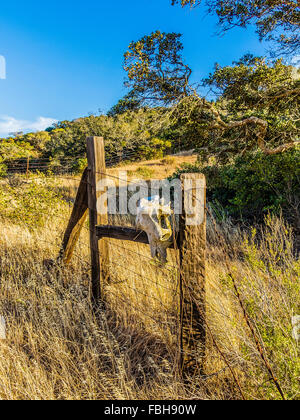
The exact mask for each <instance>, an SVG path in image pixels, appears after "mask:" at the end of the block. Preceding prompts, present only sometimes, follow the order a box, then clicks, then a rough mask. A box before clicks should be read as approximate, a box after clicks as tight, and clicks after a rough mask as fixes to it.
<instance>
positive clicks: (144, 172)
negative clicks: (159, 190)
mask: <svg viewBox="0 0 300 420" xmlns="http://www.w3.org/2000/svg"><path fill="white" fill-rule="evenodd" d="M135 174H136V175H138V176H141V177H142V178H147V179H150V178H152V177H153V175H154V170H153V169H150V168H146V167H145V166H140V167H139V168H137V170H136V171H135Z"/></svg>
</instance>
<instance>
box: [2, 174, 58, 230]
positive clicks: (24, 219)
mask: <svg viewBox="0 0 300 420" xmlns="http://www.w3.org/2000/svg"><path fill="white" fill-rule="evenodd" d="M62 204H63V202H62V198H61V196H60V195H59V194H58V193H57V192H56V190H55V185H54V181H52V180H51V178H47V177H46V176H45V175H43V174H38V177H31V178H30V179H25V178H24V177H22V176H14V177H11V178H8V180H7V183H6V184H2V185H1V188H0V214H1V219H4V220H9V221H10V222H11V223H13V224H20V225H24V224H25V225H26V226H27V227H29V228H32V229H34V228H36V227H42V226H44V225H45V223H47V222H48V221H49V220H50V219H51V217H52V216H54V215H57V214H59V213H60V211H61V205H62ZM45 215H47V218H46V217H45Z"/></svg>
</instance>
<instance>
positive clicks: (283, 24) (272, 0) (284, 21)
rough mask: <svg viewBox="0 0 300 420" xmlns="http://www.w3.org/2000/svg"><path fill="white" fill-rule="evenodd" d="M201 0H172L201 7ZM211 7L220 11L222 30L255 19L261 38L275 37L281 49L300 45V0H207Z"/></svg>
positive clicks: (173, 2) (274, 39)
mask: <svg viewBox="0 0 300 420" xmlns="http://www.w3.org/2000/svg"><path fill="white" fill-rule="evenodd" d="M201 3H203V2H202V1H201V0H172V5H174V4H181V6H182V7H185V6H190V7H193V8H194V7H198V6H200V4H201ZM206 4H207V6H208V11H209V12H210V13H217V15H218V18H219V25H220V26H221V32H226V31H228V30H229V29H231V28H233V27H235V26H241V27H243V28H245V27H246V26H248V25H251V24H253V23H255V25H256V28H257V33H258V35H259V38H260V40H263V39H266V40H268V41H274V42H275V43H276V44H277V47H278V48H279V50H280V52H284V53H289V54H290V53H293V52H295V53H296V52H297V51H299V48H300V36H299V33H300V31H299V29H300V6H299V2H298V1H297V0H284V1H281V0H251V1H249V0H239V1H234V0H207V1H206Z"/></svg>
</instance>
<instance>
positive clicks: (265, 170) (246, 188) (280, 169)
mask: <svg viewBox="0 0 300 420" xmlns="http://www.w3.org/2000/svg"><path fill="white" fill-rule="evenodd" d="M187 172H202V173H204V174H205V175H206V178H207V197H208V200H209V201H211V202H212V203H220V204H221V205H222V206H223V207H224V209H225V210H226V211H227V213H228V215H230V216H233V217H234V218H235V219H239V220H247V221H252V222H253V221H257V222H262V221H263V219H264V217H265V216H266V215H267V214H268V213H271V214H279V213H280V212H281V211H283V213H284V215H285V217H286V218H287V220H289V222H290V223H291V224H292V225H293V226H294V227H297V228H299V226H298V224H299V200H300V189H299V179H300V150H290V151H286V152H284V153H282V154H277V155H273V156H266V155H263V154H262V153H255V154H249V155H246V156H243V157H239V158H237V159H235V160H234V161H233V162H232V163H230V164H227V165H223V166H217V165H214V166H202V165H200V164H196V165H183V166H181V167H180V168H179V169H178V170H177V171H176V172H175V173H174V175H173V178H174V177H179V176H180V174H182V173H187Z"/></svg>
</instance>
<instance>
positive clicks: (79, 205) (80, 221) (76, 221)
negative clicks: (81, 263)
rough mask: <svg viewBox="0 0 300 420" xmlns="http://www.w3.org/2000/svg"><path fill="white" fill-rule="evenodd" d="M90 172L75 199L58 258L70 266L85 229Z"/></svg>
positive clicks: (85, 174)
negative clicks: (77, 243) (80, 236)
mask: <svg viewBox="0 0 300 420" xmlns="http://www.w3.org/2000/svg"><path fill="white" fill-rule="evenodd" d="M87 186H88V170H87V168H86V169H85V170H84V172H83V174H82V178H81V181H80V184H79V188H78V191H77V195H76V198H75V202H74V206H73V210H72V214H71V217H70V220H69V223H68V226H67V229H66V232H65V235H64V239H63V243H62V247H61V251H60V254H59V257H58V260H59V261H62V262H63V263H64V264H69V262H70V261H71V258H72V255H73V252H74V248H75V245H76V242H77V241H78V238H79V235H80V232H81V230H82V228H83V225H84V223H85V220H86V217H87V213H88V212H87V210H88V193H87Z"/></svg>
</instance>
